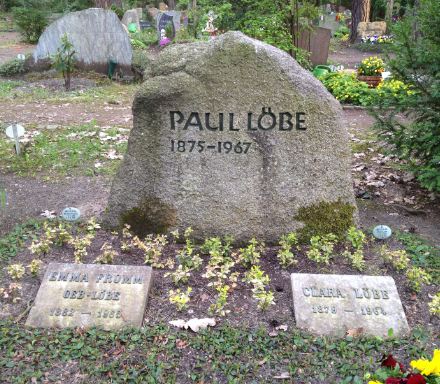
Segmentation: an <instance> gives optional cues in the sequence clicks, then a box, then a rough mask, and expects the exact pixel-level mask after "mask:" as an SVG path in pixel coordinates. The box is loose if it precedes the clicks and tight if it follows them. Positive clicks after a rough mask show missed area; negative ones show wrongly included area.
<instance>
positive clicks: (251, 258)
mask: <svg viewBox="0 0 440 384" xmlns="http://www.w3.org/2000/svg"><path fill="white" fill-rule="evenodd" d="M263 250H264V243H262V242H259V241H258V240H257V239H255V238H252V239H251V240H250V241H249V244H248V245H247V246H246V247H245V248H240V249H239V255H238V257H239V260H240V263H241V264H243V265H244V266H245V267H250V266H252V265H255V264H258V263H259V262H260V257H261V252H262V251H263Z"/></svg>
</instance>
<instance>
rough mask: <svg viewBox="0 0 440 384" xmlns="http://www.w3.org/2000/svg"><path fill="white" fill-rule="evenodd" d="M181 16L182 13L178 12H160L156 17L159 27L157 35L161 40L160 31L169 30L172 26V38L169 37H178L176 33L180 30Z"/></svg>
mask: <svg viewBox="0 0 440 384" xmlns="http://www.w3.org/2000/svg"><path fill="white" fill-rule="evenodd" d="M180 16H181V12H178V11H167V12H159V13H158V14H157V15H156V25H157V33H158V36H159V40H160V31H161V30H162V29H165V30H166V29H167V26H168V25H170V26H171V33H172V35H171V36H167V37H169V38H170V39H173V38H174V37H175V36H176V32H177V31H178V30H179V29H180Z"/></svg>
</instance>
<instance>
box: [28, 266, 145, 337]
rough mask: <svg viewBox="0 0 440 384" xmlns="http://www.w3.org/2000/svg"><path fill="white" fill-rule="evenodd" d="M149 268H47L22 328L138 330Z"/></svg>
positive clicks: (142, 311)
mask: <svg viewBox="0 0 440 384" xmlns="http://www.w3.org/2000/svg"><path fill="white" fill-rule="evenodd" d="M150 285H151V267H146V266H127V265H97V264H59V263H51V264H49V265H48V267H47V270H46V273H45V274H44V277H43V282H42V283H41V286H40V289H39V290H38V294H37V297H36V299H35V303H34V306H33V307H32V309H31V312H30V314H29V317H28V319H27V322H26V325H28V326H31V327H43V328H47V327H62V328H64V327H91V326H98V327H101V328H104V329H118V328H122V327H127V326H131V327H140V326H141V325H142V319H143V315H144V311H145V306H146V303H147V297H148V292H149V289H150Z"/></svg>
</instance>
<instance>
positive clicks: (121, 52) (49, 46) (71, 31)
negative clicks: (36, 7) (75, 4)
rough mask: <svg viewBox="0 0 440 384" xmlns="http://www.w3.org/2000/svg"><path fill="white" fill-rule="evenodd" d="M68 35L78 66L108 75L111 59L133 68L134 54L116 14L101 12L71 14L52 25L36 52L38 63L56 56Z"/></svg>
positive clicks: (93, 10)
mask: <svg viewBox="0 0 440 384" xmlns="http://www.w3.org/2000/svg"><path fill="white" fill-rule="evenodd" d="M65 33H66V34H67V36H68V38H69V40H70V42H71V43H72V44H73V46H74V48H75V51H76V59H77V62H78V64H79V66H84V67H92V68H96V69H98V70H102V71H106V69H107V65H108V61H109V60H110V59H111V60H114V61H116V62H117V63H118V64H119V65H120V66H121V68H123V67H124V66H126V67H130V66H131V59H132V55H133V52H132V48H131V44H130V39H129V37H128V35H127V33H126V32H125V30H124V27H123V25H122V23H121V22H120V20H119V19H118V17H117V16H116V14H115V13H114V12H112V11H109V10H104V9H100V8H91V9H87V10H84V11H79V12H72V13H68V14H67V15H66V16H64V17H62V18H61V19H58V20H56V21H55V22H54V23H52V24H51V25H49V26H48V27H47V28H46V29H45V31H44V32H43V34H42V35H41V37H40V39H39V41H38V45H37V48H36V49H35V51H34V61H35V63H37V64H38V62H40V61H41V62H44V61H45V60H47V59H48V58H50V56H51V55H54V54H55V53H56V52H57V49H58V47H59V46H60V41H61V38H62V36H63V35H64V34H65Z"/></svg>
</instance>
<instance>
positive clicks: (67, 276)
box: [48, 271, 143, 284]
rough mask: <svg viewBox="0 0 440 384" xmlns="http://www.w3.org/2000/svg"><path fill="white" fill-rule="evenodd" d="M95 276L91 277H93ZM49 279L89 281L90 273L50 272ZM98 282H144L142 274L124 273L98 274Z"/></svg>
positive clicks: (96, 278) (76, 281)
mask: <svg viewBox="0 0 440 384" xmlns="http://www.w3.org/2000/svg"><path fill="white" fill-rule="evenodd" d="M92 278H93V276H91V277H90V279H92ZM48 280H49V281H65V282H71V283H74V282H75V283H88V282H89V274H88V273H82V272H57V271H54V272H51V273H50V274H49V278H48ZM95 282H96V283H108V284H110V283H114V284H143V279H142V276H137V275H122V274H110V273H106V274H102V273H100V274H98V275H97V276H96V277H95Z"/></svg>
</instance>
